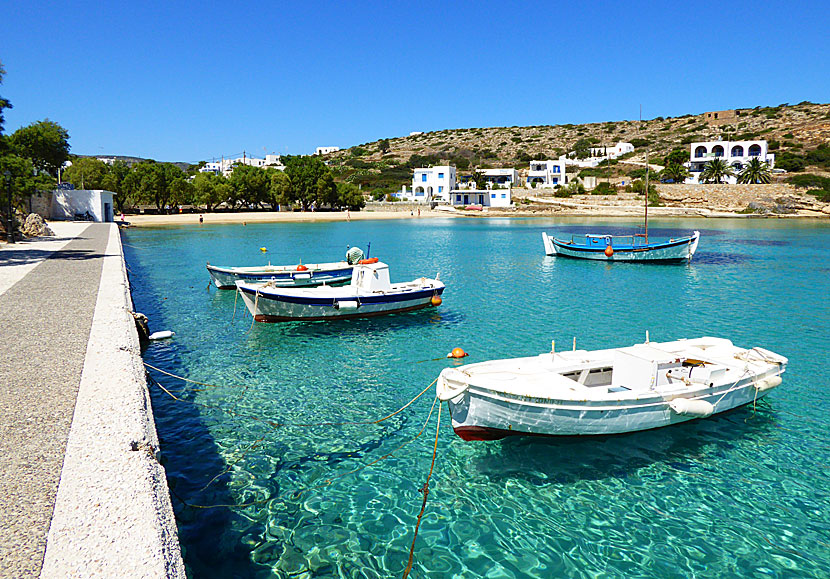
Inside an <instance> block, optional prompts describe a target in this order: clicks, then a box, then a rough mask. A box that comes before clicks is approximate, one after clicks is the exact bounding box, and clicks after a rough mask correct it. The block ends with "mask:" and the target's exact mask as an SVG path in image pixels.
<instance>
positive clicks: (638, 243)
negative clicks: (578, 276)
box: [542, 231, 700, 262]
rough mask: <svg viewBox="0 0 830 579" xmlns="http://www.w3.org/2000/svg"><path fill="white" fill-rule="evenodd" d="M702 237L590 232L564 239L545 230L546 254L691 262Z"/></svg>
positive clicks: (612, 259)
mask: <svg viewBox="0 0 830 579" xmlns="http://www.w3.org/2000/svg"><path fill="white" fill-rule="evenodd" d="M699 240H700V232H699V231H695V232H694V233H692V235H688V236H684V237H676V238H671V239H661V240H658V241H655V240H649V238H648V236H647V235H595V234H587V235H572V236H571V237H570V238H569V239H562V238H557V237H553V236H551V235H548V234H547V233H545V232H544V231H543V232H542V243H544V245H545V254H546V255H556V256H562V257H575V258H578V259H596V260H601V261H662V262H671V261H674V262H683V261H689V260H690V259H692V256H693V255H694V254H695V251H696V250H697V244H698V241H699Z"/></svg>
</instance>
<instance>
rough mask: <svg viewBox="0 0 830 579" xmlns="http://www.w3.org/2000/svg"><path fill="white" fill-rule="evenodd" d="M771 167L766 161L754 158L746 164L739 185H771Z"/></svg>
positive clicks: (740, 174) (739, 178) (740, 175)
mask: <svg viewBox="0 0 830 579" xmlns="http://www.w3.org/2000/svg"><path fill="white" fill-rule="evenodd" d="M769 182H770V172H769V165H767V163H766V162H765V161H761V160H760V159H758V158H757V157H756V158H753V159H750V160H749V163H747V164H746V167H744V170H743V171H741V172H740V173H739V174H738V183H769Z"/></svg>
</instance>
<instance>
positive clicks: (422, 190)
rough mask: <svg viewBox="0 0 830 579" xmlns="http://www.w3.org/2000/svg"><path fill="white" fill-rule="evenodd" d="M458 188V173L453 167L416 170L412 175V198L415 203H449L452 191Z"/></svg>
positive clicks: (440, 166)
mask: <svg viewBox="0 0 830 579" xmlns="http://www.w3.org/2000/svg"><path fill="white" fill-rule="evenodd" d="M455 186H456V172H455V167H453V166H452V165H439V166H437V167H423V168H419V169H415V170H414V173H413V175H412V193H411V198H412V199H413V200H415V201H419V202H423V203H430V202H432V201H444V202H449V200H450V191H451V190H453V189H455Z"/></svg>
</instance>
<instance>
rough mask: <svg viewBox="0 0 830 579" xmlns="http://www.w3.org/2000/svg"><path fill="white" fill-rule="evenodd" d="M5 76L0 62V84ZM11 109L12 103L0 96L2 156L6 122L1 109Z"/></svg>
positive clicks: (0, 151) (4, 70)
mask: <svg viewBox="0 0 830 579" xmlns="http://www.w3.org/2000/svg"><path fill="white" fill-rule="evenodd" d="M5 75H6V69H5V68H3V63H2V62H0V84H3V77H4V76H5ZM10 108H13V107H12V103H10V102H9V101H8V100H6V99H4V98H3V97H2V96H0V154H2V153H3V152H4V151H5V149H6V139H5V137H4V136H3V128H4V123H5V122H6V118H5V117H4V115H3V109H10Z"/></svg>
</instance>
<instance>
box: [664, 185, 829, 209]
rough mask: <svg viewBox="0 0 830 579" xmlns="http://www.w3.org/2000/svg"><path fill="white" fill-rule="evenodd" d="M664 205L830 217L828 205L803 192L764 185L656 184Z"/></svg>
mask: <svg viewBox="0 0 830 579" xmlns="http://www.w3.org/2000/svg"><path fill="white" fill-rule="evenodd" d="M657 192H658V193H659V195H660V199H661V200H662V201H663V203H664V204H665V205H667V206H670V207H696V208H704V209H710V210H713V211H743V210H746V209H747V208H749V209H751V210H755V211H758V212H764V211H769V212H774V213H788V212H796V211H815V212H816V213H825V214H827V213H830V205H828V204H827V203H822V202H821V201H819V200H818V199H816V198H815V197H814V196H812V195H807V194H806V193H804V192H803V190H799V189H796V188H795V187H793V186H792V185H788V184H786V183H770V184H767V185H686V184H682V185H675V184H665V183H661V184H657Z"/></svg>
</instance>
